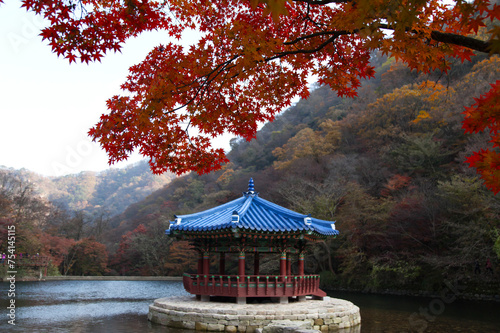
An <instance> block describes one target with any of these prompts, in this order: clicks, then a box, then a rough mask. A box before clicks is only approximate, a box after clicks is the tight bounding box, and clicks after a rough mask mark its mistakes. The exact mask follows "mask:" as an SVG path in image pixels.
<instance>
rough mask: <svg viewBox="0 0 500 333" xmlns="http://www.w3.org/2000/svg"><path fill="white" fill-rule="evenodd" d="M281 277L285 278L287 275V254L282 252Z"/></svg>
mask: <svg viewBox="0 0 500 333" xmlns="http://www.w3.org/2000/svg"><path fill="white" fill-rule="evenodd" d="M280 275H281V276H282V277H284V276H285V275H286V252H285V251H283V252H281V256H280Z"/></svg>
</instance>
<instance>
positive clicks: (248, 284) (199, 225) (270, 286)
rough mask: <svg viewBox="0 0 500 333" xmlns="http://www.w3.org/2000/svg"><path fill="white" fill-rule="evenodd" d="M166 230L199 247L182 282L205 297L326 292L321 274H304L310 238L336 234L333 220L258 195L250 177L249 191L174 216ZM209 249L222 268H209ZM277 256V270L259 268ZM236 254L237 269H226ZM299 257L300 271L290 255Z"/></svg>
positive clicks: (282, 299)
mask: <svg viewBox="0 0 500 333" xmlns="http://www.w3.org/2000/svg"><path fill="white" fill-rule="evenodd" d="M166 234H167V235H169V236H171V237H174V238H176V239H178V240H188V241H190V242H191V245H192V246H193V248H194V249H195V250H196V251H197V252H198V253H199V260H198V270H197V273H196V274H187V273H185V274H184V276H183V283H184V288H185V289H186V290H187V291H188V292H189V293H191V294H194V295H196V296H197V298H198V299H200V300H202V301H209V300H210V296H223V297H234V298H236V301H237V303H239V304H244V303H246V298H247V297H271V298H279V300H280V302H281V303H287V302H288V299H289V297H294V298H296V299H298V300H303V299H305V297H306V296H307V295H312V296H313V297H318V298H322V297H324V296H326V293H325V292H324V291H322V290H321V289H319V275H306V274H304V257H305V250H306V244H307V243H308V242H317V241H322V240H325V239H326V238H327V237H332V236H336V235H337V234H338V231H337V230H336V229H335V222H332V221H324V220H319V219H315V218H313V217H311V216H310V215H303V214H299V213H296V212H294V211H291V210H289V209H286V208H284V207H281V206H278V205H276V204H274V203H272V202H270V201H267V200H264V199H262V198H260V197H259V195H258V193H256V192H255V190H254V183H253V180H252V179H250V181H249V185H248V191H247V192H244V193H243V196H242V197H241V198H239V199H236V200H233V201H230V202H228V203H225V204H223V205H221V206H218V207H215V208H211V209H208V210H205V211H202V212H199V213H194V214H189V215H179V216H177V215H176V216H175V220H174V221H171V222H170V226H169V229H168V230H166ZM211 254H218V258H217V260H219V265H218V272H214V271H211V270H210V257H211ZM251 254H252V255H253V259H254V265H253V266H254V269H253V272H247V271H245V258H246V257H247V255H248V256H250V255H251ZM264 254H275V255H276V256H279V258H280V260H279V263H280V265H279V266H280V267H279V268H280V269H279V275H266V274H260V271H259V258H260V256H261V255H264ZM227 255H233V256H237V257H238V274H237V275H227V274H226V268H225V267H226V256H227ZM294 260H297V261H298V262H297V267H298V269H297V271H298V272H297V274H292V269H291V267H292V261H294Z"/></svg>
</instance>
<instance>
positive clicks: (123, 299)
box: [0, 281, 500, 333]
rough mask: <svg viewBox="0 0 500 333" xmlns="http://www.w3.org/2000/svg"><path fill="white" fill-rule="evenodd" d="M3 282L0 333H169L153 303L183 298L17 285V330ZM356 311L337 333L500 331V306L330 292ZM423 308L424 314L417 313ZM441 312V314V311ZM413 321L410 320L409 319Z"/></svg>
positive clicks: (173, 287) (158, 291)
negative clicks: (152, 316)
mask: <svg viewBox="0 0 500 333" xmlns="http://www.w3.org/2000/svg"><path fill="white" fill-rule="evenodd" d="M7 290H8V284H7V283H0V295H2V296H1V297H0V300H1V311H0V314H1V318H2V320H1V321H0V332H82V333H83V332H169V333H177V332H182V333H187V332H186V331H180V330H172V329H169V330H167V329H166V328H165V327H163V326H160V325H156V324H151V323H150V322H149V321H148V320H147V313H148V305H149V304H151V303H152V302H153V300H154V299H156V298H160V297H168V296H180V295H186V294H187V293H186V292H185V291H184V288H183V287H182V283H181V282H176V281H49V282H17V283H16V324H17V325H16V326H15V327H14V326H11V325H9V324H8V323H7V320H8V317H7V311H6V307H7V304H8V303H7V302H8V299H7V297H6V295H7ZM329 294H330V296H332V297H337V298H343V299H347V300H350V301H352V302H353V303H354V304H356V305H358V306H359V307H360V309H361V322H362V325H361V327H359V326H358V327H355V328H349V329H345V330H343V331H340V332H341V333H372V332H374V333H378V332H384V333H393V332H394V333H401V332H426V333H438V332H439V333H442V332H484V333H489V332H497V333H498V332H500V316H498V314H500V304H499V303H492V302H470V301H469V302H467V301H458V300H457V301H454V302H453V303H451V304H446V306H445V308H443V309H440V314H439V315H436V316H435V315H432V312H427V313H426V314H425V315H422V314H421V313H422V311H425V309H429V306H430V304H432V303H431V302H432V299H426V298H414V297H400V296H385V295H384V296H381V295H363V294H356V293H339V292H331V293H329ZM422 309H424V310H422ZM441 310H442V311H441ZM412 316H413V317H412Z"/></svg>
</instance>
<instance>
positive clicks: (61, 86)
mask: <svg viewBox="0 0 500 333" xmlns="http://www.w3.org/2000/svg"><path fill="white" fill-rule="evenodd" d="M43 26H44V22H43V20H41V19H40V17H38V16H36V15H34V14H33V13H28V12H26V10H24V9H21V8H20V2H19V1H17V0H5V3H4V4H0V78H1V79H0V166H5V167H11V168H15V169H19V168H26V169H28V170H31V171H35V172H37V173H40V174H43V175H46V176H60V175H64V174H72V173H78V172H81V171H101V170H104V169H107V168H108V167H109V166H108V163H107V156H106V154H105V152H104V151H102V150H101V148H100V147H99V145H98V144H97V143H94V142H92V141H91V140H90V139H89V138H88V137H87V134H86V133H87V131H88V130H89V129H90V128H91V127H92V126H93V125H94V124H95V123H97V122H98V121H99V117H100V115H101V114H103V113H107V109H106V100H107V99H108V98H110V97H112V96H113V95H116V94H120V85H121V84H122V83H123V82H124V81H125V79H126V76H127V74H128V68H129V67H130V66H132V65H134V64H137V63H139V62H140V61H142V60H143V59H144V57H145V56H146V55H147V53H148V52H149V51H150V50H151V49H152V48H153V47H154V46H156V45H158V44H160V43H163V44H165V43H167V42H168V36H167V35H166V34H165V33H160V32H153V33H148V34H144V35H142V36H140V37H139V38H137V39H134V40H130V41H128V42H127V44H125V46H124V48H123V49H122V53H117V54H114V53H109V54H107V55H106V56H105V58H104V59H102V60H101V63H99V62H97V63H91V64H89V65H86V64H80V63H76V64H75V63H72V64H71V65H69V63H68V61H67V60H66V59H64V58H62V57H59V58H58V57H57V56H56V55H55V54H53V53H52V52H51V49H50V48H49V47H48V46H47V43H46V42H42V41H41V38H40V37H39V36H38V34H39V33H40V28H41V27H43ZM193 38H195V37H194V36H193V35H191V36H190V37H189V36H187V38H186V40H183V42H188V40H189V39H193ZM217 146H219V147H223V148H226V149H228V147H229V137H226V138H224V139H223V140H222V141H219V143H218V144H217ZM141 158H142V157H140V156H138V155H137V156H134V157H133V158H132V159H129V161H127V162H125V163H122V164H121V165H115V166H123V165H126V164H129V163H131V162H136V161H138V160H140V159H141Z"/></svg>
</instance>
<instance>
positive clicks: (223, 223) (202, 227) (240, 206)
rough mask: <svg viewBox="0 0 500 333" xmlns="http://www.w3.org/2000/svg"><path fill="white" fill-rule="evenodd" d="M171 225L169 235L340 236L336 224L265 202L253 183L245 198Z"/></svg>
mask: <svg viewBox="0 0 500 333" xmlns="http://www.w3.org/2000/svg"><path fill="white" fill-rule="evenodd" d="M175 217H176V219H175V221H171V222H170V228H169V229H168V230H167V231H166V233H167V234H170V233H171V232H172V231H174V230H177V231H193V232H204V231H215V230H223V229H232V228H236V227H237V228H239V229H247V230H256V231H261V232H266V231H269V232H294V231H304V232H308V231H311V232H316V233H318V234H320V235H324V236H332V235H337V234H338V231H337V230H335V221H324V220H319V219H315V218H313V217H311V216H310V215H303V214H299V213H297V212H294V211H292V210H289V209H286V208H284V207H281V206H278V205H276V204H274V203H272V202H270V201H267V200H264V199H262V198H260V197H259V196H258V194H257V193H254V191H253V181H252V180H250V184H249V191H248V192H245V193H244V195H243V197H241V198H239V199H236V200H233V201H230V202H228V203H225V204H223V205H221V206H217V207H214V208H211V209H208V210H205V211H203V212H199V213H194V214H188V215H178V216H175Z"/></svg>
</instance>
